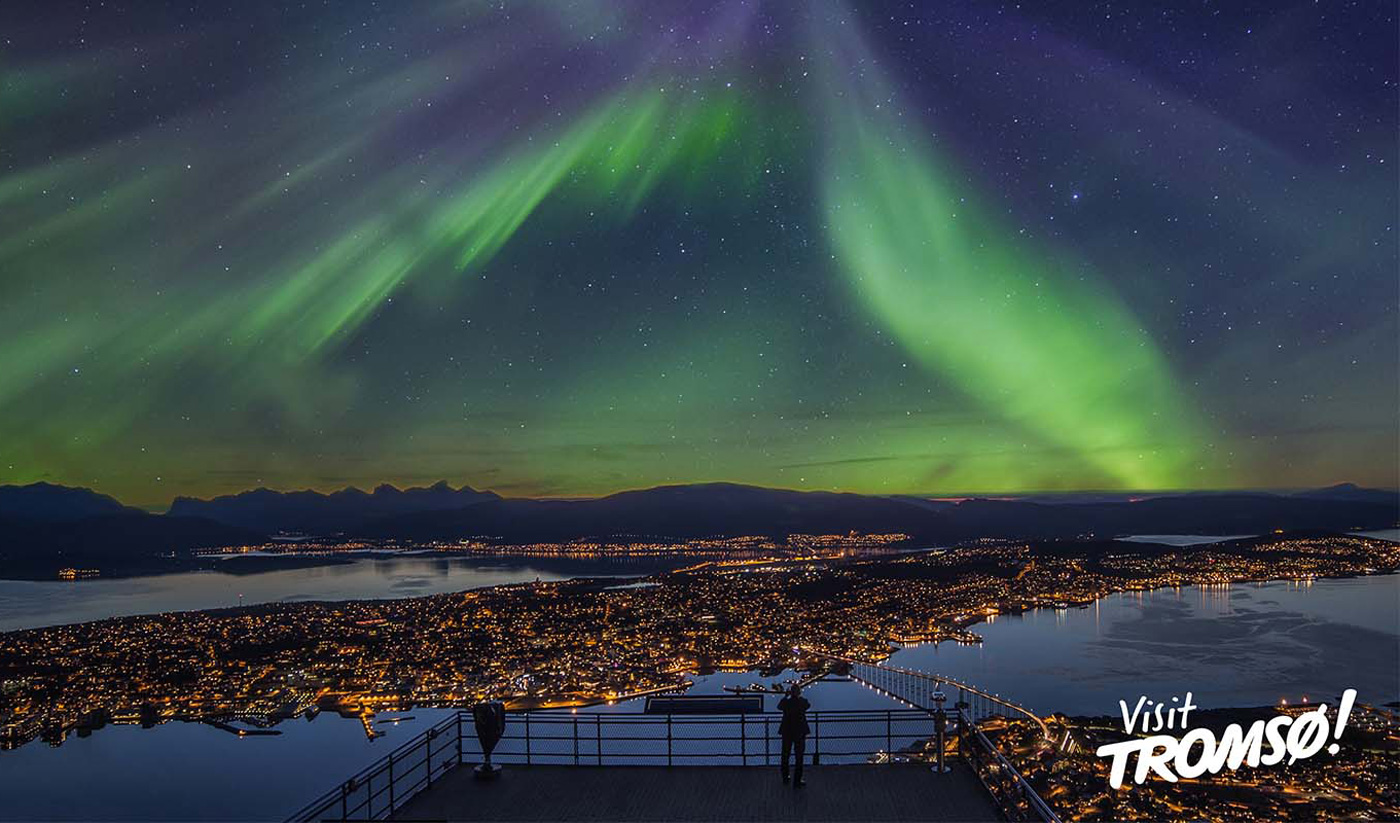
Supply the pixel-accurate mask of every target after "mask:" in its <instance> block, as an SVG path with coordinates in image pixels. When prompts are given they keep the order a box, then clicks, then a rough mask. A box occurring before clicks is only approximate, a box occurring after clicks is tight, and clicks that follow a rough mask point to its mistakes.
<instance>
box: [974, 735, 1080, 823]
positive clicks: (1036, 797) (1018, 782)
mask: <svg viewBox="0 0 1400 823" xmlns="http://www.w3.org/2000/svg"><path fill="white" fill-rule="evenodd" d="M958 715H959V717H960V718H961V719H962V723H963V725H962V728H964V729H967V730H968V732H967V736H968V737H971V738H972V740H973V742H974V744H975V745H977V746H978V747H979V748H981V750H982V752H983V753H984V754H986V755H990V756H991V758H992V760H993V761H994V762H995V763H996V765H997V766H998V767H999V768H1000V769H1001V770H1002V771H1003V772H1004V773H1005V774H1006V775H1007V776H1008V777H1010V779H1011V782H1012V784H1013V785H1014V786H1015V787H1016V790H1017V793H1018V795H1019V797H1020V799H1022V800H1025V801H1026V804H1027V805H1028V806H1029V807H1030V809H1031V811H1033V812H1034V813H1035V814H1036V816H1037V817H1038V818H1039V819H1040V820H1042V821H1044V823H1061V821H1060V816H1059V815H1058V814H1056V813H1055V810H1054V809H1052V808H1050V804H1049V803H1046V802H1045V800H1044V799H1043V798H1042V797H1041V796H1040V794H1039V793H1038V792H1036V790H1035V789H1033V788H1032V787H1031V785H1030V783H1029V782H1027V780H1026V778H1025V777H1024V776H1023V775H1022V774H1021V773H1020V772H1019V771H1018V770H1017V769H1016V767H1015V766H1013V765H1012V764H1011V761H1009V760H1007V759H1006V756H1005V755H1003V754H1002V753H1001V752H1000V751H999V750H998V749H997V747H996V746H994V745H992V741H990V740H988V739H987V735H985V734H983V732H982V730H981V729H979V728H977V724H976V723H972V722H970V719H969V718H968V717H967V715H966V713H965V712H964V711H963V710H961V709H959V710H958ZM963 755H964V757H967V755H968V753H967V752H965V751H964V752H963ZM969 759H971V758H969ZM972 766H973V771H974V772H976V773H977V778H978V779H979V780H980V781H982V786H983V787H984V788H986V790H987V793H988V794H990V795H991V796H992V798H993V799H995V800H996V801H997V805H998V806H1000V807H1001V811H1002V813H1003V814H1005V815H1006V816H1007V817H1008V818H1010V819H1013V820H1015V819H1020V817H1019V815H1015V814H1014V812H1015V810H1014V809H1012V808H1008V805H1009V804H1007V803H1006V801H1005V800H1004V799H1003V797H1002V794H1001V793H1000V792H998V791H997V790H996V789H995V788H994V787H993V786H992V785H991V784H990V783H988V782H987V778H986V775H984V774H983V771H982V769H980V768H977V764H976V763H973V764H972Z"/></svg>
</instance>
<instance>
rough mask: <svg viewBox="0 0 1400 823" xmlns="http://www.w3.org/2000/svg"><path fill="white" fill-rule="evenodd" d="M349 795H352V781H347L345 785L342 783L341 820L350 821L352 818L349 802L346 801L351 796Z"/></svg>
mask: <svg viewBox="0 0 1400 823" xmlns="http://www.w3.org/2000/svg"><path fill="white" fill-rule="evenodd" d="M349 794H350V781H348V780H347V781H345V782H344V783H341V784H340V819H341V820H348V819H349V818H350V808H349V806H348V805H347V801H346V796H347V795H349Z"/></svg>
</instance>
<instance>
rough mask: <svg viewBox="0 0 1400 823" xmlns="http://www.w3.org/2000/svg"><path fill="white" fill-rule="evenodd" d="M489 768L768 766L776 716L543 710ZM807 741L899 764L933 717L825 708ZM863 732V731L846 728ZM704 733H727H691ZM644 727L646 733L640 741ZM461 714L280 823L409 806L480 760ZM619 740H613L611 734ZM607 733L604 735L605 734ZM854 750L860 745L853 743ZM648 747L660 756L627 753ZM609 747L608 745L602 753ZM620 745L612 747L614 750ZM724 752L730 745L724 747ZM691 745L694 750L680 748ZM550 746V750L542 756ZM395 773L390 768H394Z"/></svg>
mask: <svg viewBox="0 0 1400 823" xmlns="http://www.w3.org/2000/svg"><path fill="white" fill-rule="evenodd" d="M510 716H512V717H514V718H515V720H514V722H508V724H507V727H506V734H504V735H502V737H501V739H500V742H499V743H498V744H497V748H496V750H495V751H494V752H493V753H492V761H493V762H497V763H511V762H516V763H524V764H530V763H544V762H548V763H555V764H559V765H566V764H569V763H572V764H576V765H584V764H591V765H617V766H620V767H626V766H628V765H630V764H634V763H638V762H640V763H642V764H647V763H648V762H652V763H655V764H656V765H663V764H664V765H674V764H675V763H676V762H677V761H685V760H691V759H695V758H703V759H704V760H705V761H706V762H711V763H713V762H726V761H727V762H735V761H737V762H738V763H740V764H742V765H750V764H765V765H774V764H776V762H777V759H778V747H777V746H775V745H773V743H774V741H776V739H777V734H776V733H777V730H778V723H777V722H776V721H777V718H776V715H775V713H772V712H767V713H761V714H760V713H750V714H739V715H672V714H646V713H643V712H589V713H584V714H578V713H575V712H572V711H568V710H557V709H542V710H535V711H526V712H512V713H510ZM807 717H808V721H809V723H810V724H811V726H812V735H811V738H810V742H809V745H808V756H810V757H811V758H812V763H813V765H816V764H818V763H820V761H821V758H822V757H826V758H827V759H828V760H832V759H837V760H839V759H843V758H845V759H850V758H864V761H863V762H884V763H893V762H898V761H899V759H900V758H899V756H898V755H897V753H896V751H895V749H896V747H900V748H909V747H910V746H912V745H916V744H919V743H921V742H922V741H926V740H928V739H930V738H931V737H932V736H933V734H934V728H933V717H932V715H930V714H929V713H928V712H927V711H924V710H922V709H833V710H828V711H813V712H809V713H808V715H807ZM856 724H867V726H868V728H866V729H864V730H862V729H861V728H859V727H857V728H854V729H853V728H852V727H853V726H856ZM707 727H720V728H725V729H730V730H733V731H730V732H728V733H719V734H691V733H689V732H691V731H692V730H704V729H706V728H707ZM644 728H650V729H652V730H653V731H655V732H656V733H655V734H642V733H639V732H640V730H641V729H644ZM473 731H474V723H473V720H472V716H471V713H470V712H466V711H458V712H456V713H454V714H453V715H452V716H449V717H447V718H445V719H444V720H442V721H440V722H439V723H437V724H436V725H434V726H433V727H431V728H429V729H428V730H426V731H424V732H423V733H421V734H419V735H418V736H417V737H414V738H413V739H411V740H409V741H408V742H406V743H404V744H403V745H401V746H399V747H398V748H396V749H394V750H393V751H392V752H390V753H389V754H388V755H387V756H385V757H383V758H380V759H379V760H377V761H375V762H373V763H371V764H369V765H368V766H366V767H365V768H363V769H361V770H360V771H359V772H357V773H356V774H355V775H354V776H353V777H351V778H350V779H349V780H346V781H344V782H343V783H341V784H340V785H339V786H336V787H335V788H333V789H331V790H330V791H328V792H326V793H325V794H323V795H321V796H320V797H318V798H316V799H315V800H313V801H311V802H310V803H308V804H306V805H305V806H303V807H302V808H301V809H299V810H297V812H296V813H295V814H293V815H292V816H291V817H290V818H288V820H289V821H318V820H346V819H354V820H375V819H384V818H387V817H390V816H392V815H393V814H394V812H396V811H397V810H398V809H399V808H401V807H402V806H403V804H404V803H406V802H407V801H408V800H409V799H410V798H412V797H413V796H414V795H415V794H417V793H418V792H419V791H422V790H423V789H425V788H427V787H428V786H430V785H431V784H432V782H433V781H434V780H436V779H438V778H440V777H441V776H442V775H443V774H445V773H446V772H447V771H449V770H451V769H453V768H457V767H458V766H460V765H461V764H462V762H463V758H464V757H465V756H467V755H469V754H475V753H476V752H478V751H479V749H478V748H477V742H476V739H475V736H474V734H473ZM619 731H621V732H622V733H621V734H619V733H618V732H619ZM605 732H606V733H605ZM858 741H864V743H860V742H858ZM646 743H652V744H656V745H658V747H659V746H660V744H662V743H664V744H665V748H664V750H660V749H658V750H657V751H638V750H635V749H633V750H629V746H631V744H646ZM608 744H612V745H611V746H610V745H608ZM619 744H620V745H619ZM724 744H729V745H728V746H725V745H724ZM697 745H698V746H699V747H700V748H701V751H694V750H690V749H687V748H686V747H695V746H697ZM551 746H553V747H554V748H553V749H551ZM396 767H397V768H396Z"/></svg>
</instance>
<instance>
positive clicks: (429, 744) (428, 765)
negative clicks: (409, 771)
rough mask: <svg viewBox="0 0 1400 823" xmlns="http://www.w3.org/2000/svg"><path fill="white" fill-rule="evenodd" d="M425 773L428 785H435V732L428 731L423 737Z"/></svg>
mask: <svg viewBox="0 0 1400 823" xmlns="http://www.w3.org/2000/svg"><path fill="white" fill-rule="evenodd" d="M423 771H424V773H425V774H426V775H427V781H428V785H429V786H431V785H433V730H432V729H428V731H427V733H425V734H424V735H423Z"/></svg>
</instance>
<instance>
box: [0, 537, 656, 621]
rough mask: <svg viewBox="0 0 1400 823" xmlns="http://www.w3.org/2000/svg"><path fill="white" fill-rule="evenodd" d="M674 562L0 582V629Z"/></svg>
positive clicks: (365, 562)
mask: <svg viewBox="0 0 1400 823" xmlns="http://www.w3.org/2000/svg"><path fill="white" fill-rule="evenodd" d="M225 562H238V561H225ZM680 565H682V563H681V561H679V560H666V559H659V558H607V559H598V560H587V559H579V558H540V557H510V556H490V557H463V556H452V557H444V556H441V555H435V556H424V555H392V556H390V555H370V556H363V555H362V556H359V557H357V558H356V559H354V560H352V561H351V562H349V563H345V564H337V565H329V566H313V567H309V568H294V569H278V570H274V571H264V572H257V573H254V574H230V573H227V572H188V573H183V574H169V575H161V576H158V577H136V578H128V579H118V580H103V579H96V580H78V581H59V580H53V581H48V580H46V581H37V582H36V581H28V580H0V631H11V630H14V629H24V628H34V627H38V626H52V625H59V624H63V623H80V622H83V621H87V620H100V619H103V618H107V617H118V616H125V615H133V614H153V613H157V612H167V611H185V610H190V609H217V608H225V607H229V606H237V605H240V604H242V605H250V606H251V605H254V604H257V603H272V602H279V601H297V600H354V599H363V598H400V597H419V596H423V595H429V594H441V593H443V592H454V591H463V590H465V589H474V588H478V587H481V586H498V585H504V584H508V583H525V582H529V581H532V580H565V579H568V578H571V577H631V576H639V575H649V574H656V573H658V572H662V571H667V570H669V569H673V568H677V567H679V566H680Z"/></svg>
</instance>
